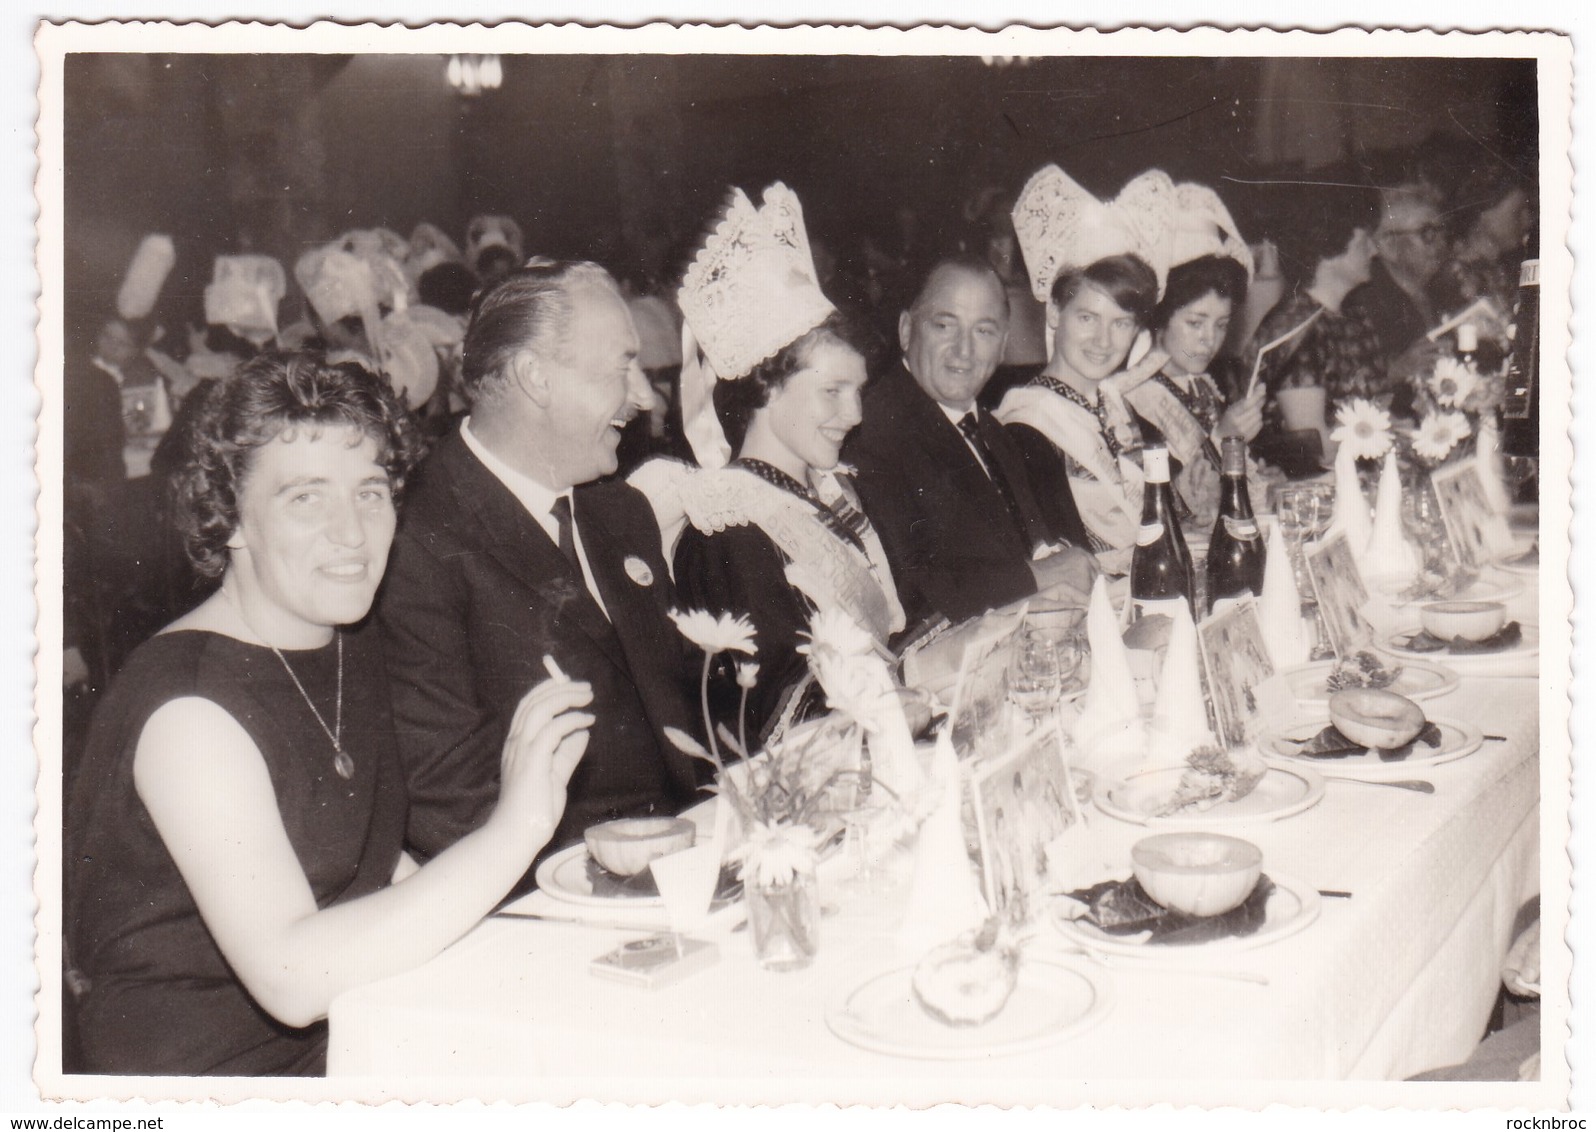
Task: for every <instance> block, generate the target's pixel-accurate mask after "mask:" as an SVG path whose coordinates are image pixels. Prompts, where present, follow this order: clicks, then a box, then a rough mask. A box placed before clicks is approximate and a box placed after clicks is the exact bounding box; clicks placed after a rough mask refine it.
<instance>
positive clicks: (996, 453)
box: [977, 410, 1048, 546]
mask: <svg viewBox="0 0 1596 1132" xmlns="http://www.w3.org/2000/svg"><path fill="white" fill-rule="evenodd" d="M977 420H978V421H979V427H980V430H981V439H982V440H984V441H986V447H987V450H988V451H989V452H991V453H992V459H993V460H994V461H995V462H996V463H997V465H998V468H999V470H1001V471H1002V473H1003V477H1004V479H1006V480H1007V481H1008V484H1009V490H1010V491H1011V492H1013V494H1014V505H1015V507H1016V508H1017V509H1018V510H1019V516H1018V518H1019V520H1020V522H1022V523H1023V524H1025V530H1024V531H1023V532H1021V533H1022V534H1023V535H1024V536H1025V541H1026V542H1027V543H1028V544H1029V545H1031V546H1035V545H1036V544H1037V543H1043V542H1047V541H1048V537H1047V524H1046V523H1045V522H1044V521H1043V519H1042V509H1041V507H1039V506H1038V505H1037V502H1036V496H1035V493H1033V492H1032V491H1031V481H1030V478H1029V473H1027V472H1026V470H1025V461H1024V460H1022V459H1020V454H1019V452H1018V451H1017V450H1016V449H1015V447H1014V445H1013V444H1012V443H1010V441H1009V438H1008V436H1007V435H1006V434H1005V433H1004V432H1003V425H1002V424H1001V423H1000V422H999V421H998V420H997V419H996V418H994V417H993V416H992V414H991V413H988V412H986V411H985V410H982V412H981V414H980V416H979V417H977Z"/></svg>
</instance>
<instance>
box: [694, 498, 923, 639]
mask: <svg viewBox="0 0 1596 1132" xmlns="http://www.w3.org/2000/svg"><path fill="white" fill-rule="evenodd" d="M815 480H816V483H815V494H816V495H818V496H819V497H820V499H821V500H822V501H824V502H826V503H828V504H829V503H831V502H833V501H835V500H836V499H838V498H839V497H847V498H848V500H849V502H850V503H852V505H853V506H855V507H858V505H859V501H858V499H857V498H855V497H854V495H853V493H852V492H851V491H850V490H849V489H848V488H847V487H846V486H845V485H844V484H843V483H842V481H840V480H839V479H838V478H837V477H836V476H835V475H834V474H832V473H830V472H816V473H815ZM681 499H682V504H683V506H684V508H685V510H686V512H687V521H688V522H690V523H692V524H693V526H694V527H696V528H698V530H699V531H701V532H702V533H704V534H706V535H708V534H715V533H717V532H719V531H723V530H725V529H726V528H727V527H738V526H747V525H750V524H752V525H753V526H756V527H758V528H759V529H760V530H762V531H764V532H765V534H766V535H767V536H768V537H769V538H770V541H771V542H773V543H775V544H776V546H777V547H778V548H779V549H780V550H781V552H782V553H783V554H784V555H786V556H787V559H788V562H789V565H788V566H787V580H788V581H789V582H791V583H792V584H793V585H794V586H795V587H797V588H798V589H799V590H800V591H801V592H802V593H803V594H804V596H805V597H807V598H808V599H809V600H810V601H811V602H813V603H814V605H815V607H816V608H817V609H821V610H825V609H840V610H841V611H842V612H844V613H846V614H847V615H848V616H849V617H850V618H852V620H853V621H854V622H855V623H856V624H858V625H859V626H860V627H861V628H863V629H865V630H866V631H868V632H869V633H870V634H871V635H873V636H874V637H875V638H876V640H877V641H879V642H880V643H881V644H882V645H883V646H885V645H886V643H887V638H889V637H890V636H891V635H892V634H893V633H896V632H898V631H899V630H900V629H902V628H903V607H902V606H901V605H900V604H899V603H898V593H897V588H896V587H895V586H894V585H893V581H892V570H891V568H890V567H889V566H888V565H887V557H886V553H885V552H884V551H883V550H882V547H881V540H880V539H879V538H877V537H876V534H875V531H874V530H871V531H869V532H868V533H867V534H866V535H865V536H864V537H863V538H862V539H861V541H862V542H863V543H864V545H865V549H866V551H867V553H866V554H861V553H859V548H858V547H856V546H854V545H853V543H852V542H849V541H848V540H846V539H844V538H841V537H839V536H838V535H837V534H835V533H834V532H833V531H832V530H831V529H830V528H829V527H827V526H826V524H825V523H824V522H823V521H822V520H821V519H820V517H819V515H817V514H816V512H815V509H814V507H813V506H811V505H810V504H808V503H806V502H805V501H804V500H802V499H800V498H798V497H797V496H796V495H793V494H792V493H791V492H789V491H783V490H782V489H781V488H779V487H777V486H775V485H774V484H771V483H767V482H766V481H765V480H763V479H760V478H759V477H758V476H756V475H754V474H753V473H752V472H749V471H745V470H744V469H742V468H738V467H735V466H732V467H726V468H719V469H715V470H713V471H711V470H704V471H701V472H699V473H698V474H696V475H694V476H692V477H691V478H690V479H688V480H687V481H686V482H685V483H684V484H683V485H682V491H681Z"/></svg>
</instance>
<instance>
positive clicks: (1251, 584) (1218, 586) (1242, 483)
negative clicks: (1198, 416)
mask: <svg viewBox="0 0 1596 1132" xmlns="http://www.w3.org/2000/svg"><path fill="white" fill-rule="evenodd" d="M1222 460H1223V462H1222V465H1221V471H1222V475H1221V479H1220V487H1219V519H1218V521H1217V522H1215V523H1214V533H1213V537H1211V538H1210V539H1209V540H1208V608H1209V612H1210V613H1212V612H1216V611H1218V610H1220V609H1222V608H1224V606H1225V605H1227V604H1229V603H1230V602H1233V601H1235V600H1237V599H1238V598H1240V597H1243V596H1245V595H1246V594H1249V593H1250V594H1252V595H1253V596H1254V597H1257V596H1260V595H1262V593H1263V576H1264V546H1263V540H1262V539H1260V538H1259V537H1258V521H1257V520H1256V519H1254V518H1253V514H1252V499H1251V497H1250V496H1249V495H1248V494H1247V442H1246V441H1245V440H1243V439H1241V437H1239V436H1227V437H1225V442H1224V456H1223V458H1222Z"/></svg>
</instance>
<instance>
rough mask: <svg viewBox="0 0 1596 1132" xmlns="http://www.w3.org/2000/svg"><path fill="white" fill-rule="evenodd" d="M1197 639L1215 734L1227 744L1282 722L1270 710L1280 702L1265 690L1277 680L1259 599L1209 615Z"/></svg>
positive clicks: (1241, 741) (1247, 740)
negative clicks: (1260, 612) (1265, 638)
mask: <svg viewBox="0 0 1596 1132" xmlns="http://www.w3.org/2000/svg"><path fill="white" fill-rule="evenodd" d="M1197 643H1198V645H1199V647H1200V648H1201V649H1202V658H1203V673H1204V675H1205V676H1206V677H1207V679H1206V680H1205V681H1204V684H1203V687H1204V689H1205V690H1206V691H1207V693H1208V696H1209V699H1210V702H1211V704H1212V707H1213V720H1214V722H1215V724H1216V731H1215V738H1217V739H1218V740H1219V742H1220V743H1221V745H1223V746H1226V747H1237V746H1242V745H1244V744H1246V743H1251V742H1255V741H1256V740H1257V738H1258V735H1259V732H1260V731H1261V730H1262V728H1263V727H1264V726H1265V724H1267V723H1279V722H1280V720H1279V718H1278V715H1275V714H1274V713H1276V712H1278V710H1279V707H1280V706H1281V704H1280V701H1279V700H1278V699H1271V697H1270V695H1269V691H1270V690H1271V687H1273V685H1278V684H1279V683H1280V681H1278V680H1276V679H1275V677H1276V670H1275V663H1274V661H1273V659H1271V658H1270V656H1269V646H1268V645H1267V644H1266V643H1265V641H1264V635H1263V628H1262V627H1261V626H1260V625H1259V623H1258V605H1257V603H1256V602H1254V601H1250V600H1246V599H1243V600H1241V601H1238V602H1237V603H1235V604H1234V605H1232V606H1229V607H1228V608H1226V609H1222V610H1220V611H1219V612H1218V613H1216V614H1214V615H1213V616H1212V617H1209V618H1207V619H1206V620H1204V621H1203V622H1202V623H1201V624H1200V625H1198V626H1197ZM1270 682H1273V684H1271V683H1270ZM1272 716H1273V718H1271V717H1272Z"/></svg>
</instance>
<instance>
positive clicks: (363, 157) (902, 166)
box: [64, 55, 1537, 338]
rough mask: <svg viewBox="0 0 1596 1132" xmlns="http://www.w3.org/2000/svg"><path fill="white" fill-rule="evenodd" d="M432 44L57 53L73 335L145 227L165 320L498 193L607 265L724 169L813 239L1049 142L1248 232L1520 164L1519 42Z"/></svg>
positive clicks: (998, 172)
mask: <svg viewBox="0 0 1596 1132" xmlns="http://www.w3.org/2000/svg"><path fill="white" fill-rule="evenodd" d="M445 62H446V61H445V59H444V58H443V57H441V56H437V55H368V56H303V55H287V56H284V55H273V56H265V55H261V56H254V55H244V56H205V55H186V56H182V55H170V56H163V55H75V56H71V57H69V59H68V63H67V67H66V122H65V133H66V138H65V140H66V146H65V160H66V195H65V208H66V217H65V221H66V242H65V253H64V254H65V264H64V268H65V271H66V280H67V298H68V311H67V313H68V332H69V338H71V337H74V336H75V334H76V333H78V332H80V331H81V327H83V326H84V325H88V324H91V323H92V322H93V321H94V320H95V319H97V318H98V317H99V316H100V315H101V314H102V313H103V312H104V311H105V310H106V309H107V308H108V306H109V305H110V303H111V302H112V301H113V300H114V295H115V291H116V288H117V286H118V283H119V281H120V279H121V274H122V271H123V269H124V268H125V266H126V264H127V261H128V258H129V256H130V255H131V254H132V252H133V249H134V247H135V246H136V245H137V242H138V240H139V238H140V237H141V236H142V235H143V234H144V233H146V232H150V231H164V232H167V233H170V234H171V235H172V236H173V237H174V239H175V240H176V242H177V245H178V254H179V264H178V267H177V269H176V271H175V272H174V275H173V277H172V279H171V281H170V282H169V284H168V287H167V291H166V294H165V295H164V297H163V312H167V313H168V321H173V320H172V318H171V317H170V316H171V313H173V312H176V313H178V315H179V317H178V320H177V321H179V323H180V321H181V317H182V316H183V314H184V313H186V312H190V311H192V312H194V315H195V316H196V317H197V312H198V310H199V296H200V293H201V292H202V290H203V287H204V284H205V282H206V280H207V279H208V278H209V275H210V265H211V257H212V256H213V255H215V254H217V253H221V252H227V251H245V250H256V251H264V252H268V253H270V254H274V255H277V256H278V257H279V258H280V259H282V260H283V262H284V264H285V266H287V267H289V268H290V270H291V269H292V265H293V261H294V259H295V258H297V256H298V254H299V253H300V252H301V251H303V250H304V249H305V248H307V247H309V246H311V245H313V244H315V243H316V242H319V241H322V240H326V239H328V238H331V237H333V236H335V235H337V234H338V233H340V232H342V231H344V230H346V229H348V228H351V227H370V226H374V225H386V226H388V227H391V228H393V229H395V230H396V231H398V232H400V233H401V234H406V235H408V233H409V231H410V229H411V227H412V226H414V225H415V224H416V223H417V222H418V221H421V220H430V221H432V222H434V223H436V224H438V225H440V226H441V227H443V228H444V229H445V230H446V231H449V232H450V233H451V234H454V235H455V236H456V238H457V239H460V238H462V233H463V230H464V227H465V224H466V222H467V220H468V219H469V218H470V217H471V216H472V215H474V214H476V213H478V212H507V213H509V214H511V215H513V216H515V217H516V218H517V219H518V220H519V221H520V223H521V224H522V225H523V227H524V228H525V229H526V233H527V249H528V251H529V252H532V251H536V252H544V253H549V254H554V255H584V256H590V257H593V258H598V259H600V260H603V261H606V262H609V263H612V264H615V265H616V266H618V267H621V268H623V269H624V268H625V267H626V266H627V265H629V264H632V263H636V262H640V261H644V260H647V259H649V258H651V257H652V258H654V259H667V260H668V259H669V258H670V257H671V256H672V255H679V254H681V252H682V251H683V250H687V249H689V248H690V241H691V240H692V238H693V237H694V235H695V234H696V233H697V231H698V230H699V229H700V228H701V227H702V226H703V225H704V223H705V222H706V221H707V220H708V219H709V217H710V216H711V215H712V213H713V211H714V209H715V206H716V205H717V203H718V202H719V201H720V199H721V198H722V196H723V194H724V193H725V190H726V186H727V185H730V184H737V185H741V186H743V187H744V188H746V189H748V190H750V191H754V190H757V189H758V188H760V187H761V186H762V185H764V184H765V183H767V182H769V181H771V180H776V179H782V180H785V181H787V183H788V184H790V185H792V186H793V187H794V188H795V189H796V190H797V191H798V192H799V194H800V196H801V197H802V199H803V201H804V205H805V209H806V213H807V214H808V217H809V223H810V228H811V232H812V233H813V234H814V235H815V236H816V238H817V239H820V240H822V241H825V242H827V243H830V244H832V245H834V246H841V247H848V246H854V245H857V243H858V242H859V240H860V239H861V238H862V236H863V235H864V234H865V233H871V234H874V235H875V236H876V237H877V238H878V239H880V240H883V241H885V242H887V243H891V242H893V241H894V240H900V239H901V235H900V221H899V219H898V216H897V213H898V212H899V210H900V209H905V208H906V209H908V210H911V211H912V212H913V214H914V217H915V220H916V223H917V224H918V226H919V228H920V230H921V234H922V236H923V234H924V231H925V229H927V228H936V227H940V226H945V225H946V224H947V223H949V222H951V221H952V219H953V218H956V216H957V214H958V211H959V209H960V206H961V204H962V203H963V202H964V201H965V200H967V199H969V198H970V196H971V195H972V194H973V193H974V192H975V191H976V190H978V189H979V188H980V187H981V186H983V185H986V184H992V185H996V186H1001V187H1002V188H1004V189H1005V190H1006V191H1009V192H1013V191H1015V190H1017V189H1018V187H1019V186H1020V185H1021V184H1022V183H1023V181H1024V178H1025V177H1026V176H1027V175H1028V174H1029V173H1030V172H1031V171H1033V170H1034V169H1035V168H1037V167H1038V166H1040V165H1042V164H1044V163H1045V162H1047V161H1057V162H1058V163H1060V164H1061V165H1062V166H1063V167H1064V168H1065V169H1066V170H1068V171H1069V172H1070V173H1071V174H1072V175H1073V176H1074V177H1076V179H1077V180H1079V181H1080V182H1081V183H1082V184H1084V185H1085V186H1086V187H1087V188H1089V189H1091V190H1093V191H1095V192H1098V193H1100V194H1102V195H1105V196H1106V195H1111V194H1112V193H1113V192H1115V191H1117V189H1118V188H1119V186H1120V185H1121V184H1123V183H1124V182H1125V181H1126V180H1128V179H1129V178H1130V177H1131V176H1133V175H1134V174H1136V173H1138V172H1140V171H1141V170H1143V169H1146V168H1148V167H1150V166H1159V167H1162V168H1164V169H1166V170H1167V171H1168V172H1170V173H1171V174H1172V175H1174V176H1175V177H1176V178H1177V179H1180V180H1184V179H1191V180H1198V181H1202V182H1205V183H1208V184H1212V185H1214V186H1215V187H1216V188H1218V189H1219V190H1220V192H1221V194H1222V195H1223V196H1224V197H1225V198H1226V200H1227V201H1228V202H1229V203H1230V204H1231V207H1232V210H1233V211H1234V212H1235V213H1236V214H1237V219H1238V222H1239V223H1240V224H1241V225H1242V228H1243V231H1244V232H1245V233H1246V234H1248V235H1249V236H1252V235H1254V234H1255V232H1254V225H1252V224H1251V223H1250V221H1251V218H1252V215H1253V212H1254V207H1253V206H1254V203H1255V201H1256V198H1257V196H1258V194H1260V193H1262V192H1265V191H1266V190H1265V189H1263V188H1260V187H1258V186H1256V185H1254V184H1253V182H1258V181H1267V180H1271V179H1280V178H1285V179H1289V177H1290V176H1301V175H1311V174H1312V172H1313V171H1314V170H1316V169H1321V168H1327V167H1335V168H1337V169H1342V170H1345V169H1353V170H1358V171H1361V173H1362V175H1365V176H1368V177H1369V178H1372V179H1374V180H1376V181H1377V182H1378V181H1380V180H1381V179H1382V178H1390V177H1394V176H1395V175H1396V174H1395V173H1393V172H1391V166H1390V162H1389V157H1390V153H1391V151H1393V150H1395V149H1398V148H1400V147H1408V146H1414V145H1418V144H1420V143H1423V142H1425V141H1426V139H1429V140H1430V142H1431V143H1432V144H1433V143H1435V142H1436V141H1437V140H1438V139H1439V140H1440V141H1442V142H1444V143H1445V144H1446V145H1447V146H1448V147H1449V148H1450V149H1451V151H1452V152H1453V155H1454V157H1453V159H1454V160H1456V161H1460V162H1462V163H1464V164H1467V163H1469V162H1475V163H1479V164H1486V165H1497V166H1500V167H1501V168H1502V169H1503V170H1506V171H1508V172H1510V173H1517V174H1519V175H1522V176H1524V177H1525V178H1526V179H1532V178H1533V176H1534V170H1535V166H1536V160H1537V154H1536V153H1535V136H1536V129H1537V122H1536V116H1535V76H1534V69H1533V68H1534V64H1533V62H1532V61H1523V60H1491V59H1248V58H1228V59H1207V58H1166V59H1147V58H1135V59H1121V58H1098V57H1086V58H1052V59H1042V60H1034V61H1031V62H1030V63H1028V64H1026V65H1014V66H1007V67H995V66H987V65H984V64H983V63H982V62H981V61H980V60H979V59H975V58H937V57H908V58H902V57H900V58H862V57H832V56H824V57H817V56H647V55H632V56H597V55H590V56H574V55H567V56H506V57H505V58H504V61H503V62H504V85H503V87H502V88H501V89H499V90H497V91H491V92H486V93H484V94H482V95H481V96H479V97H476V98H466V97H463V96H460V95H457V94H456V93H455V92H454V91H452V90H451V89H450V87H449V86H448V85H447V83H446V81H445V78H444V68H445ZM1260 234H1261V233H1260ZM678 266H679V265H678Z"/></svg>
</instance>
